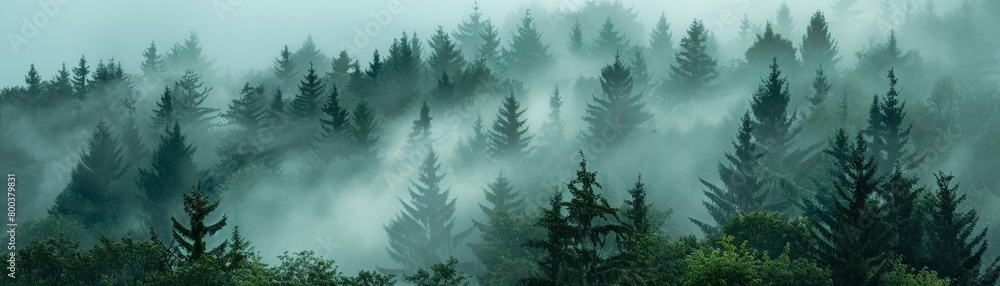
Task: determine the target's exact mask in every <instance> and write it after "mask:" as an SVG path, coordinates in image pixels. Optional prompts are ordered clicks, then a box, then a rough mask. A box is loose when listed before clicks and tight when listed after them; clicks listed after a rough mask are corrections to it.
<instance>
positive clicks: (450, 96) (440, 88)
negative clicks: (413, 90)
mask: <svg viewBox="0 0 1000 286" xmlns="http://www.w3.org/2000/svg"><path fill="white" fill-rule="evenodd" d="M455 93H456V92H455V83H454V82H452V80H451V78H450V77H448V72H444V73H442V74H441V77H439V78H438V80H437V86H435V87H434V98H435V100H436V101H437V102H447V103H454V102H455V100H456V96H457V95H456V94H455Z"/></svg>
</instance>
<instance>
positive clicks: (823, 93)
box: [807, 65, 830, 112]
mask: <svg viewBox="0 0 1000 286" xmlns="http://www.w3.org/2000/svg"><path fill="white" fill-rule="evenodd" d="M812 89H813V96H812V97H809V98H807V99H808V100H809V105H810V109H811V110H812V111H813V112H815V111H816V110H819V108H820V106H823V103H824V102H826V99H827V97H829V96H830V81H829V80H828V79H827V77H826V70H825V69H823V66H822V65H820V66H819V67H818V68H816V77H813V81H812Z"/></svg>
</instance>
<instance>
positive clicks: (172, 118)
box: [150, 86, 177, 138]
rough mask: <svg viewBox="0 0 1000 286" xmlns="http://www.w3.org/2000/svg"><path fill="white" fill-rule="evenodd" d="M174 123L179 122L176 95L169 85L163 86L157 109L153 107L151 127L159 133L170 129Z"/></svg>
mask: <svg viewBox="0 0 1000 286" xmlns="http://www.w3.org/2000/svg"><path fill="white" fill-rule="evenodd" d="M174 123H177V115H176V114H175V113H174V95H173V93H172V92H171V91H170V87H169V86H167V87H164V88H163V94H161V95H160V101H158V102H156V109H153V121H152V124H151V125H150V129H152V130H153V132H154V133H156V134H159V133H160V132H162V130H168V129H169V127H170V126H171V125H173V124H174ZM153 138H156V137H155V136H154V137H153Z"/></svg>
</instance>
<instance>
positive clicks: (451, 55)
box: [427, 26, 465, 75]
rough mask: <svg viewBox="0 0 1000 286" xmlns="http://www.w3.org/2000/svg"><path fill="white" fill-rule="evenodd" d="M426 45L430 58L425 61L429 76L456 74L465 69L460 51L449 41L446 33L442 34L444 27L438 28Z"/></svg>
mask: <svg viewBox="0 0 1000 286" xmlns="http://www.w3.org/2000/svg"><path fill="white" fill-rule="evenodd" d="M427 43H428V45H430V48H431V56H430V58H428V59H427V65H429V66H430V68H431V74H433V75H440V74H442V73H445V72H447V73H450V74H458V73H459V72H460V71H461V70H462V68H464V67H465V59H464V58H463V57H462V51H461V50H460V49H459V48H458V47H457V46H456V45H455V43H453V42H452V41H451V38H450V37H449V36H448V33H445V32H444V27H442V26H438V27H437V30H436V31H435V32H434V35H433V36H431V39H430V40H429V41H427Z"/></svg>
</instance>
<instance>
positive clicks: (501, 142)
mask: <svg viewBox="0 0 1000 286" xmlns="http://www.w3.org/2000/svg"><path fill="white" fill-rule="evenodd" d="M525 111H526V110H523V109H521V103H520V102H518V101H517V99H516V98H514V93H513V92H512V93H511V94H510V95H508V96H507V98H505V99H504V102H503V106H501V107H500V109H499V111H497V112H498V114H497V119H496V120H495V121H493V130H491V131H490V154H491V155H493V156H494V157H495V158H498V159H512V160H518V159H521V158H524V157H527V155H528V152H530V151H531V150H530V149H529V148H528V144H530V143H531V137H532V136H530V135H528V126H527V124H526V123H527V119H524V112H525Z"/></svg>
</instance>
